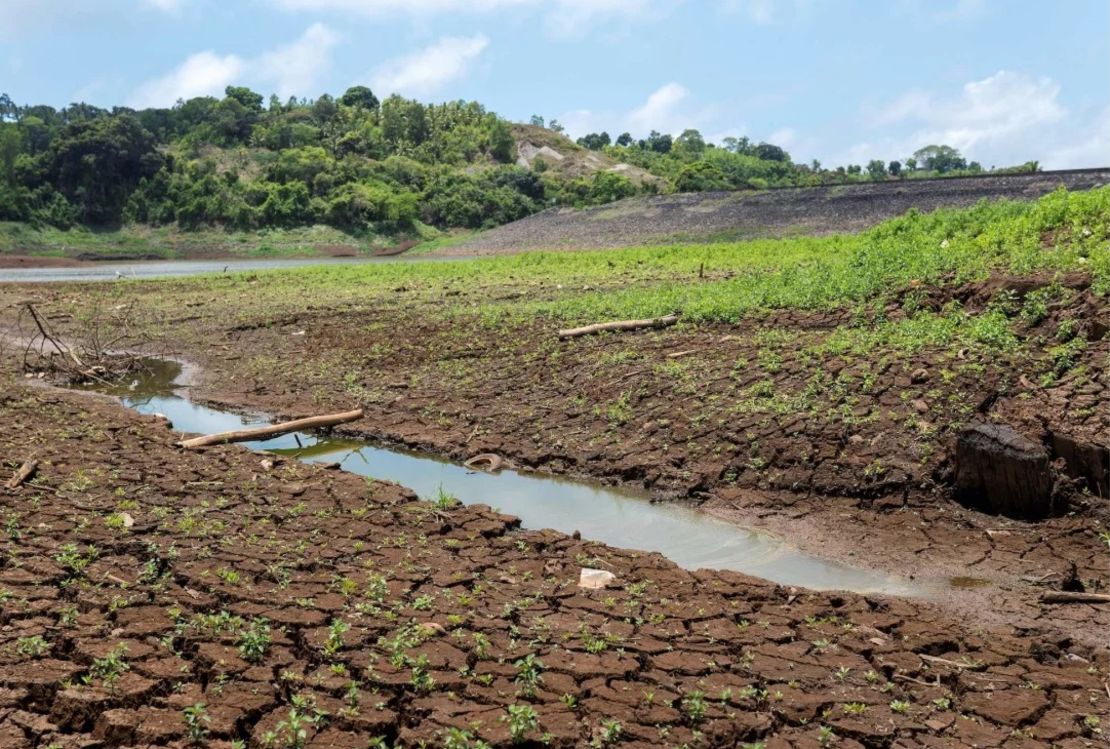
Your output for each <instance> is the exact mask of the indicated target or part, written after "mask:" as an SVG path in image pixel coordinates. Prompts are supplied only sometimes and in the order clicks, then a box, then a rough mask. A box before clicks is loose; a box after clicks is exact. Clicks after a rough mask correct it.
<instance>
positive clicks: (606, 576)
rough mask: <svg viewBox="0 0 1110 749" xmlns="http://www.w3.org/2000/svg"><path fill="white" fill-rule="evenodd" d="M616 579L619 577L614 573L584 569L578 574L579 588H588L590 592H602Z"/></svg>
mask: <svg viewBox="0 0 1110 749" xmlns="http://www.w3.org/2000/svg"><path fill="white" fill-rule="evenodd" d="M616 579H617V576H616V575H614V574H613V573H612V572H608V571H606V570H595V569H590V568H589V567H583V568H582V571H581V572H580V573H579V574H578V587H579V588H588V589H590V590H601V589H602V588H604V587H606V586H607V585H608V584H609V583H611V582H613V581H614V580H616Z"/></svg>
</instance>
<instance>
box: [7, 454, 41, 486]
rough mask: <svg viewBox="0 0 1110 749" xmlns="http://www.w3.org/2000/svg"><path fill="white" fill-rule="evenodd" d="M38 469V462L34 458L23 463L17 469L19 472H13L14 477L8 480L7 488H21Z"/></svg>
mask: <svg viewBox="0 0 1110 749" xmlns="http://www.w3.org/2000/svg"><path fill="white" fill-rule="evenodd" d="M38 467H39V462H38V461H37V460H35V459H34V458H32V459H31V460H28V461H27V462H25V463H24V464H23V465H21V466H20V467H19V470H18V471H16V472H15V475H14V476H12V477H11V478H10V479H8V488H9V489H18V488H19V487H21V486H23V484H24V482H26V481H27V480H28V479H30V478H31V477H32V476H34V475H35V471H36V470H38Z"/></svg>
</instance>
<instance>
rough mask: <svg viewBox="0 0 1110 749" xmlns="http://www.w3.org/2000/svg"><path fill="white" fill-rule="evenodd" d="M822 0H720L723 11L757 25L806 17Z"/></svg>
mask: <svg viewBox="0 0 1110 749" xmlns="http://www.w3.org/2000/svg"><path fill="white" fill-rule="evenodd" d="M821 2H822V0H720V4H719V7H720V9H721V10H722V11H723V12H725V13H730V14H739V15H742V16H745V17H747V19H748V20H749V21H751V22H752V23H754V24H756V25H759V26H768V25H770V24H775V23H780V22H782V21H788V20H796V19H799V18H806V17H809V16H810V15H811V14H812V11H813V10H814V8H815V7H816V6H818V5H819V4H820V3H821Z"/></svg>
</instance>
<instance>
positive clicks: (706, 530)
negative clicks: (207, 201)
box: [108, 362, 934, 596]
mask: <svg viewBox="0 0 1110 749" xmlns="http://www.w3.org/2000/svg"><path fill="white" fill-rule="evenodd" d="M180 372H181V367H180V366H179V365H178V364H176V363H173V362H153V363H152V373H151V375H150V376H148V377H142V378H139V379H136V380H134V381H133V382H131V383H130V384H129V385H127V386H123V387H120V388H117V389H114V390H109V391H108V392H110V393H111V394H113V395H118V396H120V398H121V399H122V400H123V402H124V404H125V405H127V406H129V407H131V408H134V409H135V410H137V411H139V412H141V413H146V414H153V413H160V414H164V415H165V416H167V417H168V418H169V419H170V421H172V422H173V426H174V429H176V430H178V431H181V432H196V433H212V432H222V431H227V430H231V429H240V428H242V427H244V426H260V425H263V424H266V423H267V421H266V419H264V418H262V417H250V416H241V415H238V414H234V413H229V412H225V411H219V410H216V409H212V408H208V407H205V406H201V405H198V404H196V403H193V402H191V401H190V400H188V398H187V397H185V396H184V389H183V388H181V387H178V386H177V385H175V380H176V378H177V377H178V376H179V374H180ZM244 444H245V445H246V446H247V447H249V448H251V449H254V450H266V451H269V452H274V453H280V454H282V455H286V456H291V457H296V458H298V459H300V460H304V461H309V462H324V463H339V464H340V465H341V467H342V468H343V469H344V470H347V471H350V472H352V473H357V474H360V475H363V476H368V477H372V478H376V479H383V480H386V481H393V482H396V483H398V484H401V485H403V486H407V487H409V488H410V489H412V490H413V491H415V492H416V493H417V494H419V495H420V496H421V497H424V498H429V499H432V498H435V497H436V496H438V494H439V492H440V491H441V490H442V491H443V492H447V493H449V494H451V495H453V496H455V497H457V498H458V499H459V500H461V501H463V502H465V503H467V504H470V503H483V504H487V505H490V506H492V507H495V508H497V509H499V510H500V511H502V512H507V513H510V514H513V515H516V516H518V517H520V518H521V521H522V523H523V525H524V527H525V528H554V529H555V530H559V531H562V532H564V533H573V532H574V531H580V532H581V533H582V536H583V537H585V538H589V539H593V540H597V541H602V542H604V543H607V544H609V545H611V546H619V547H625V548H633V549H643V550H647V551H657V552H660V553H662V554H663V555H665V556H666V557H668V558H670V559H671V560H673V561H674V562H676V563H677V564H679V565H680V566H682V567H685V568H687V569H698V568H714V569H729V570H736V571H739V572H743V573H746V574H750V575H755V576H758V577H762V578H765V579H768V580H772V581H774V582H777V583H781V584H784V585H798V586H804V587H807V588H815V589H821V590H851V591H856V592H861V593H888V594H894V595H916V596H921V595H928V594H929V593H931V592H934V591H932V590H930V588H929V587H928V586H923V585H920V584H918V583H915V582H914V581H910V580H906V579H904V578H897V577H893V576H890V575H886V574H882V573H878V572H875V571H872V570H865V569H857V568H853V567H847V566H843V565H838V564H833V563H830V562H827V561H825V560H822V559H820V558H818V557H814V556H811V555H808V554H803V553H801V552H800V551H798V550H796V549H793V548H791V547H790V546H789V545H788V544H786V543H785V542H783V541H781V540H780V539H777V538H775V537H772V536H769V535H766V534H761V533H755V532H752V531H748V530H744V529H742V528H739V527H737V526H736V525H734V524H731V523H727V522H725V521H722V520H718V519H715V518H711V517H708V516H707V515H704V514H702V513H699V512H697V511H696V510H693V509H691V508H688V507H683V506H679V505H675V504H652V503H651V502H649V501H648V498H647V496H646V495H643V494H640V493H636V492H633V491H629V490H624V489H619V488H613V487H606V486H601V485H597V484H591V483H586V482H582V481H572V480H566V479H560V478H555V477H551V476H545V475H538V474H530V473H521V472H517V471H510V470H505V471H501V472H500V473H498V474H489V473H483V472H475V471H471V470H469V469H467V468H465V467H463V466H461V465H458V464H456V463H452V462H449V461H445V460H441V459H439V458H436V457H432V456H429V455H425V454H419V453H415V452H412V451H409V450H403V449H398V448H393V447H390V448H386V447H380V446H376V445H373V444H371V443H369V442H364V441H360V440H351V439H317V438H316V437H314V436H312V435H308V434H289V435H285V436H282V437H278V438H275V439H271V440H267V441H265V442H247V443H244Z"/></svg>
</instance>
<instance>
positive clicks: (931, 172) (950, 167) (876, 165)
mask: <svg viewBox="0 0 1110 749" xmlns="http://www.w3.org/2000/svg"><path fill="white" fill-rule="evenodd" d="M537 120H538V121H539V124H542V123H543V120H542V118H537V117H533V122H534V123H535V122H536V121H537ZM577 143H578V145H580V146H582V147H583V148H588V149H590V150H592V151H600V152H603V153H605V154H608V155H609V156H611V157H613V158H614V159H617V160H620V161H624V162H627V163H630V164H635V165H636V166H640V167H643V168H644V169H647V170H648V171H650V172H652V173H653V174H657V175H659V176H663V177H666V178H667V179H668V180H669V181H670V182H671V184H673V185H674V188H675V189H676V190H678V191H680V192H698V191H705V190H740V189H745V188H753V189H765V188H768V187H812V186H818V185H836V184H847V183H853V182H868V181H870V182H883V181H887V180H891V179H923V178H931V177H956V176H968V175H975V174H984V173H986V172H987V170H985V169H984V168H983V166H982V165H981V164H979V162H977V161H971V162H969V161H968V160H967V159H965V158H964V157H963V156H962V155H961V154H960V152H959V151H958V150H957V149H955V148H953V147H952V146H947V145H929V146H925V147H924V148H920V149H918V150H917V151H915V152H914V154H913V155H912V156H910V157H908V158H906V159H905V160H904V161H899V160H895V161H890V162H889V163H888V162H883V161H880V160H878V159H873V160H871V161H869V162H868V163H867V165H866V166H862V165H859V164H848V165H846V166H839V167H836V168H835V169H826V168H823V167H822V166H821V162H819V161H817V160H814V161H811V162H810V163H808V164H805V163H794V161H793V160H792V159H791V157H790V154H789V153H787V152H786V150H785V149H783V148H781V147H780V146H776V145H774V144H772V143H765V142H763V143H753V142H752V141H751V140H750V139H748V138H735V137H728V138H724V139H722V141H721V144H720V145H719V146H718V145H715V144H713V143H707V142H706V141H705V139H704V138H703V137H702V134H701V133H700V132H699V131H697V130H695V129H687V130H684V131H683V132H682V133H681V134H680V135H678V136H677V137H672V136H671V135H669V134H667V133H660V132H657V131H654V130H653V131H652V132H651V133H650V134H649V135H648V136H647V137H646V138H641V139H639V140H636V139H634V138H633V137H632V135H631V134H630V133H627V132H625V133H621V134H620V135H619V136H617V138H616V140H613V139H612V138H611V136H610V135H609V133H607V132H605V131H602V132H600V133H589V134H587V135H584V136H582V137H581V138H579V139H578V140H577ZM1039 169H1040V166H1039V164H1038V163H1037V162H1036V161H1029V162H1026V163H1024V164H1022V165H1020V166H1016V167H1007V168H1004V169H991V170H990V172H991V173H994V174H997V173H1014V172H1035V171H1039Z"/></svg>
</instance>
